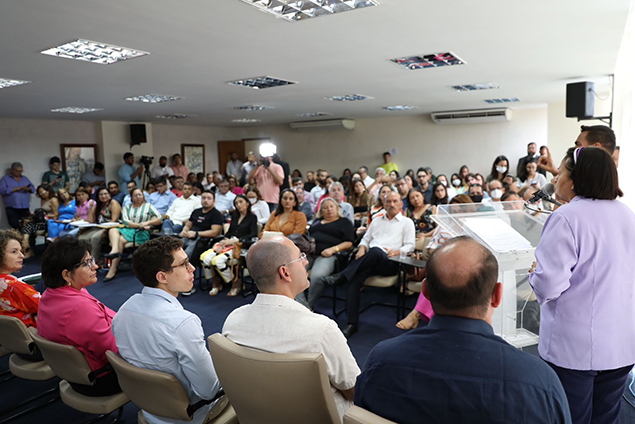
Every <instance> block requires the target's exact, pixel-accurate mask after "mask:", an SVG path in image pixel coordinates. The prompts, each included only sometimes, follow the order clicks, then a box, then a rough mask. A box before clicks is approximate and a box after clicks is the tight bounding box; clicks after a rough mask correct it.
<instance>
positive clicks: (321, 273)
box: [296, 198, 355, 310]
mask: <svg viewBox="0 0 635 424" xmlns="http://www.w3.org/2000/svg"><path fill="white" fill-rule="evenodd" d="M309 236H310V237H312V238H314V239H315V254H314V256H313V257H312V258H310V261H309V262H310V264H311V286H310V287H309V290H308V299H307V297H306V294H307V293H306V292H302V293H300V294H299V295H298V297H297V298H296V300H298V301H299V302H300V303H302V304H303V305H305V306H308V307H309V308H310V309H311V310H313V306H314V305H315V302H316V301H317V299H319V298H320V296H322V292H323V291H324V282H323V279H324V277H326V276H327V275H331V274H332V273H333V272H334V271H335V269H336V268H335V267H336V265H337V259H338V256H337V254H338V253H339V252H343V251H346V250H349V249H350V248H351V247H353V242H354V241H355V229H354V228H353V224H351V223H350V221H349V220H348V219H346V218H344V217H343V216H342V211H341V209H340V207H339V205H338V204H337V202H336V201H335V199H330V198H329V199H324V200H323V201H322V204H321V205H320V210H319V212H318V215H317V218H316V220H315V222H313V224H312V225H311V228H310V229H309Z"/></svg>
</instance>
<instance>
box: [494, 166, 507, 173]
mask: <svg viewBox="0 0 635 424" xmlns="http://www.w3.org/2000/svg"><path fill="white" fill-rule="evenodd" d="M496 171H498V172H500V173H501V174H504V173H505V171H507V167H506V166H497V167H496Z"/></svg>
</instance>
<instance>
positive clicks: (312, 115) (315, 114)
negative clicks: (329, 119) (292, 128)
mask: <svg viewBox="0 0 635 424" xmlns="http://www.w3.org/2000/svg"><path fill="white" fill-rule="evenodd" d="M330 115H332V113H326V112H306V113H298V114H297V115H296V116H300V117H302V118H316V117H318V116H330Z"/></svg>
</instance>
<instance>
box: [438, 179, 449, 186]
mask: <svg viewBox="0 0 635 424" xmlns="http://www.w3.org/2000/svg"><path fill="white" fill-rule="evenodd" d="M439 182H440V183H441V184H443V187H447V186H448V182H447V181H446V180H443V181H439Z"/></svg>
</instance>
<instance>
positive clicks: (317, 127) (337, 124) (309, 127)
mask: <svg viewBox="0 0 635 424" xmlns="http://www.w3.org/2000/svg"><path fill="white" fill-rule="evenodd" d="M289 125H290V126H291V129H292V130H294V131H328V130H349V131H352V130H353V129H355V121H354V120H352V119H328V120H324V121H308V122H292V123H291V124H289Z"/></svg>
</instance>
